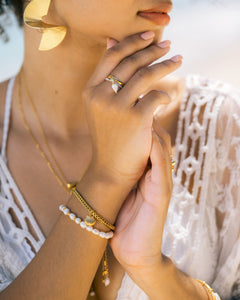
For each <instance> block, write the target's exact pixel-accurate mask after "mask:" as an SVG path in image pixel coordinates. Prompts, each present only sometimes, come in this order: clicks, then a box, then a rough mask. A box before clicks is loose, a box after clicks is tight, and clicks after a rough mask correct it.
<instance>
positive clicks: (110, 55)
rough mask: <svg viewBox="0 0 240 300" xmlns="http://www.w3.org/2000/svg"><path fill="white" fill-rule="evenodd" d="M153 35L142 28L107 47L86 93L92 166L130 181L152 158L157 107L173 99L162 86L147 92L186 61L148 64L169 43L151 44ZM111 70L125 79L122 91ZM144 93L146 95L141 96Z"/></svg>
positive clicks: (118, 179)
mask: <svg viewBox="0 0 240 300" xmlns="http://www.w3.org/2000/svg"><path fill="white" fill-rule="evenodd" d="M149 35H150V34H148V37H149ZM145 36H146V35H145ZM153 38H154V34H152V37H150V38H148V39H144V38H142V37H141V34H139V33H138V34H134V35H132V36H129V37H127V38H125V39H124V40H123V41H121V42H119V43H117V44H115V45H114V46H113V47H111V48H110V49H107V50H106V52H105V54H104V55H103V57H102V59H101V60H100V62H99V64H98V65H97V67H96V69H95V71H94V73H93V75H92V76H91V78H90V79H89V81H88V83H87V85H86V87H85V89H84V91H83V93H82V97H83V102H84V107H85V113H86V117H87V121H88V126H89V134H90V136H91V139H92V160H91V163H90V166H89V168H91V169H93V170H95V171H96V172H97V173H98V174H100V175H101V176H104V178H107V179H109V180H110V181H113V182H117V183H120V184H124V183H128V184H129V185H130V186H133V185H134V184H135V183H136V182H137V181H138V180H139V178H140V177H141V175H142V174H143V172H144V170H145V167H146V164H147V160H148V158H149V154H150V150H151V143H152V121H153V113H154V111H155V110H156V108H157V107H158V106H159V105H161V104H168V103H169V102H170V98H169V96H168V95H167V94H166V93H163V92H162V91H156V90H152V91H150V92H148V93H147V94H146V95H145V93H146V92H147V90H148V89H149V87H150V86H151V85H152V83H153V82H154V81H159V80H160V79H161V78H163V77H165V76H166V75H168V74H170V73H172V72H173V71H175V70H176V69H177V68H179V67H180V66H181V57H178V59H173V60H172V59H170V60H165V61H163V62H161V63H157V64H155V65H152V66H149V64H151V63H152V62H154V61H155V60H157V59H159V58H160V57H162V56H164V55H165V54H166V53H167V52H168V51H169V45H167V47H165V48H161V47H160V46H158V45H156V44H152V41H153ZM150 44H151V45H150ZM174 60H177V61H174ZM109 74H111V75H113V76H115V77H117V78H118V79H119V80H121V81H122V82H124V83H126V84H125V86H124V87H123V88H122V89H121V90H120V91H119V92H118V93H117V94H115V93H114V91H113V90H112V87H111V83H109V82H107V81H105V78H106V77H107V76H108V75H109ZM140 95H144V97H142V98H141V100H140V101H137V100H138V98H139V96H140ZM136 101H137V102H136Z"/></svg>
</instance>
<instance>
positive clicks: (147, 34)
mask: <svg viewBox="0 0 240 300" xmlns="http://www.w3.org/2000/svg"><path fill="white" fill-rule="evenodd" d="M154 36H155V33H154V32H153V31H146V32H144V33H142V34H141V38H142V39H144V40H146V41H147V40H150V39H152V38H153V37H154Z"/></svg>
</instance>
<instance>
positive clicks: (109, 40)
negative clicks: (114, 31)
mask: <svg viewBox="0 0 240 300" xmlns="http://www.w3.org/2000/svg"><path fill="white" fill-rule="evenodd" d="M116 44H117V41H116V40H114V39H112V38H107V49H110V48H112V47H113V46H114V45H116Z"/></svg>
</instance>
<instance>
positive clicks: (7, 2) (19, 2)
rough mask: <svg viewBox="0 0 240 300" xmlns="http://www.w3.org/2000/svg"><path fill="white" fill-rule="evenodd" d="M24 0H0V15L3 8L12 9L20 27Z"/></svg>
mask: <svg viewBox="0 0 240 300" xmlns="http://www.w3.org/2000/svg"><path fill="white" fill-rule="evenodd" d="M24 2H25V0H0V13H1V12H3V11H4V10H3V9H4V7H5V6H8V7H10V8H11V9H13V11H14V13H15V15H16V16H17V19H18V21H19V24H20V25H22V23H23V22H22V16H23V5H24Z"/></svg>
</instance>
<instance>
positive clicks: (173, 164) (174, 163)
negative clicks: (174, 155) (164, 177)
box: [171, 160, 176, 172]
mask: <svg viewBox="0 0 240 300" xmlns="http://www.w3.org/2000/svg"><path fill="white" fill-rule="evenodd" d="M171 165H172V172H174V169H175V166H176V161H175V160H172V163H171Z"/></svg>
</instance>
